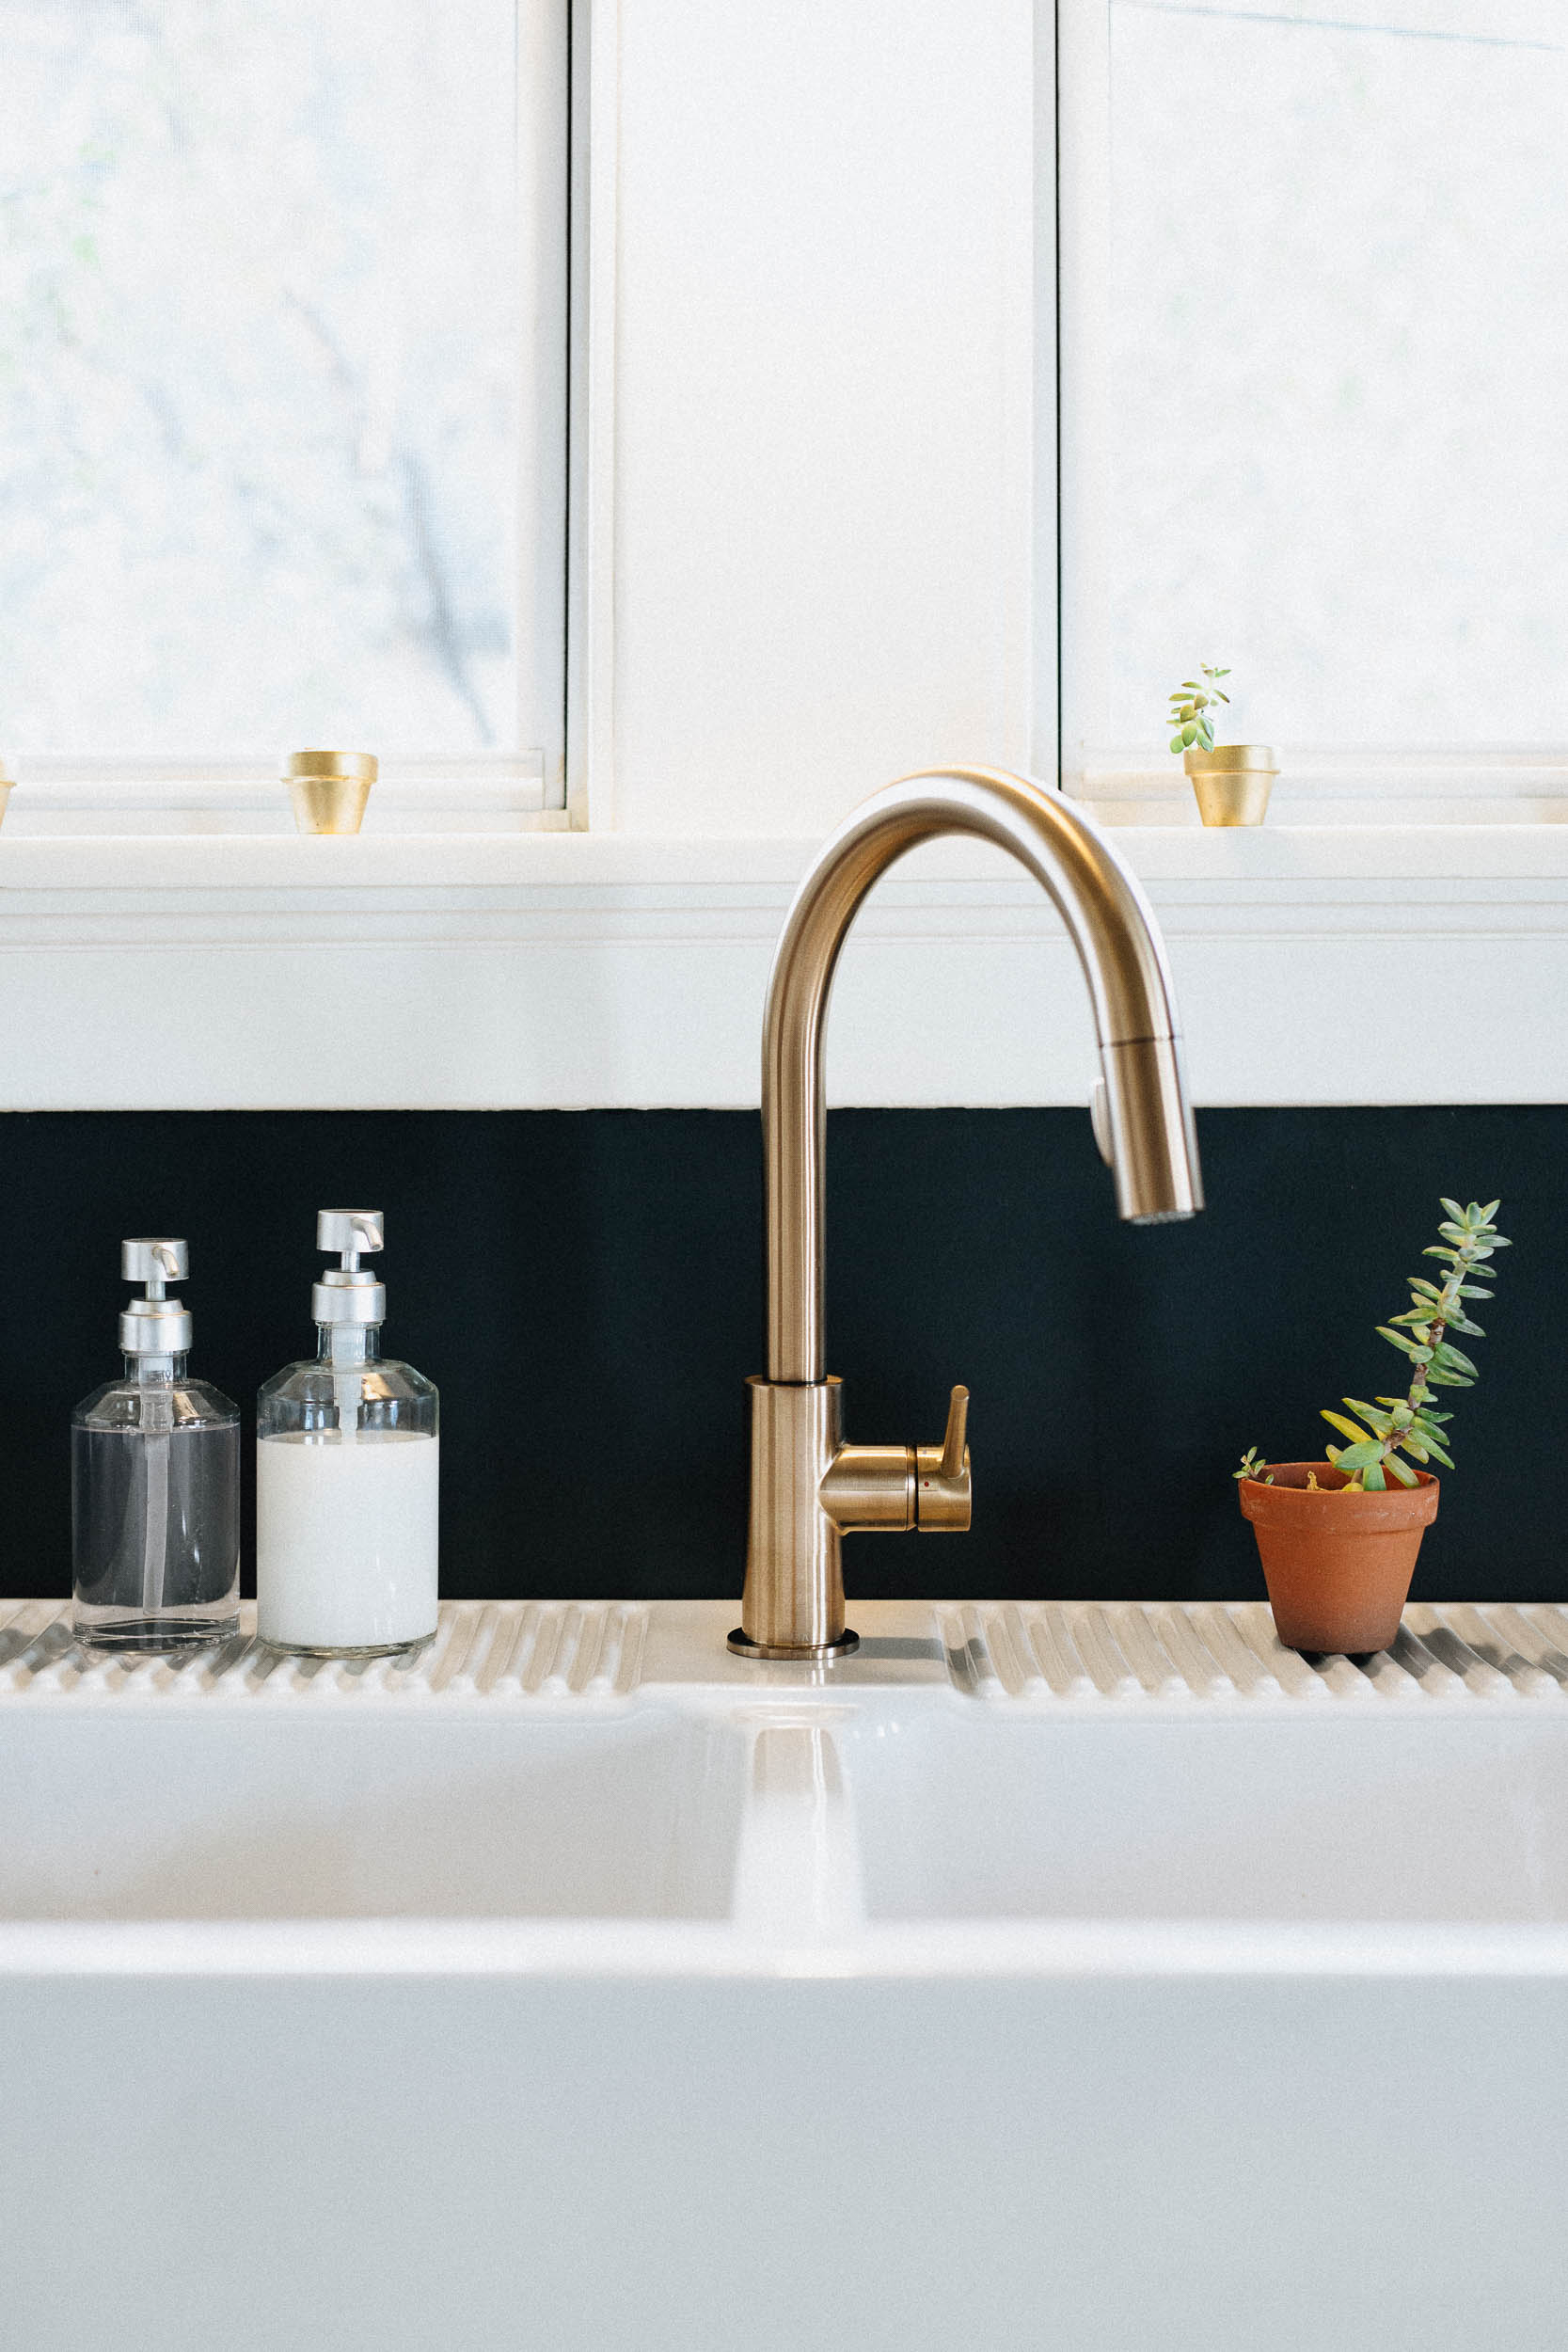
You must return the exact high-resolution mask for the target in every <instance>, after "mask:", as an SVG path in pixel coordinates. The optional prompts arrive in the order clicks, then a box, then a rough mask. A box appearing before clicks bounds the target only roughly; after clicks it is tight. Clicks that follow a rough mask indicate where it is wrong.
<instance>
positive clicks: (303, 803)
mask: <svg viewBox="0 0 1568 2352" xmlns="http://www.w3.org/2000/svg"><path fill="white" fill-rule="evenodd" d="M375 779H376V760H375V755H374V754H373V753H372V752H322V751H312V752H295V753H294V754H293V756H292V757H291V759H290V761H289V764H288V766H287V767H286V768H285V769H284V771H283V780H284V782H285V783H286V784H287V786H288V787H289V798H290V799H291V800H292V801H293V804H294V823H295V824H296V825H297V826H298V828H299V830H300V832H301V833H357V832H358V830H359V827H360V823H361V821H362V819H363V818H364V814H365V803H366V802H367V801H368V800H369V799H370V797H371V787H372V784H373V783H374V782H375Z"/></svg>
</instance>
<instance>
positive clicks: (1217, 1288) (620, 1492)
mask: <svg viewBox="0 0 1568 2352" xmlns="http://www.w3.org/2000/svg"><path fill="white" fill-rule="evenodd" d="M1198 1129H1199V1137H1200V1141H1201V1144H1202V1150H1203V1162H1204V1173H1205V1177H1206V1181H1207V1185H1208V1193H1209V1203H1210V1205H1209V1209H1208V1213H1207V1214H1206V1215H1205V1216H1201V1217H1199V1218H1197V1219H1196V1220H1195V1221H1194V1222H1193V1223H1191V1224H1188V1225H1180V1226H1164V1227H1154V1228H1148V1229H1134V1228H1131V1227H1126V1226H1122V1225H1118V1224H1117V1221H1116V1218H1115V1216H1114V1214H1113V1210H1112V1202H1111V1191H1110V1180H1109V1178H1108V1177H1107V1176H1106V1174H1105V1173H1104V1171H1103V1170H1102V1168H1101V1166H1100V1162H1099V1160H1098V1159H1097V1157H1096V1155H1095V1152H1094V1149H1093V1146H1092V1144H1091V1142H1090V1138H1089V1126H1088V1120H1087V1117H1086V1115H1085V1113H1084V1112H1082V1111H1065V1110H1006V1111H994V1110H990V1111H988V1110H939V1111H838V1112H835V1113H834V1114H833V1115H832V1120H831V1122H830V1140H829V1154H828V1164H829V1196H830V1204H831V1212H830V1216H829V1221H828V1231H829V1246H830V1257H829V1274H828V1295H829V1318H828V1327H829V1333H830V1361H831V1365H832V1369H833V1370H834V1371H836V1372H838V1373H841V1374H842V1375H844V1378H845V1380H846V1382H847V1422H848V1428H849V1434H850V1435H851V1436H852V1437H855V1438H862V1439H864V1440H869V1441H877V1440H888V1439H895V1440H900V1441H915V1440H930V1439H933V1438H936V1437H938V1436H939V1435H940V1433H941V1429H942V1417H943V1412H944V1409H945V1404H946V1397H947V1391H948V1389H949V1387H950V1386H951V1384H952V1383H953V1382H954V1381H955V1380H963V1381H966V1382H967V1383H968V1385H969V1387H970V1389H971V1391H972V1392H973V1405H972V1409H971V1422H970V1434H971V1442H972V1446H973V1451H974V1469H975V1506H974V1530H973V1532H972V1533H971V1534H969V1535H967V1536H950V1537H946V1538H944V1539H942V1540H940V1541H937V1542H931V1543H927V1542H926V1541H924V1540H921V1539H919V1538H913V1537H911V1538H910V1539H908V1540H906V1541H903V1542H899V1541H895V1540H894V1539H890V1538H882V1537H875V1536H857V1537H855V1538H854V1539H853V1540H852V1541H851V1543H850V1544H849V1545H848V1546H847V1550H846V1562H847V1578H846V1581H847V1584H848V1587H849V1589H850V1592H851V1593H852V1594H859V1595H865V1596H877V1595H889V1594H895V1593H915V1592H922V1591H925V1592H929V1593H931V1594H932V1595H939V1594H941V1595H952V1596H965V1595H974V1596H976V1597H980V1596H997V1597H1022V1596H1039V1597H1061V1596H1066V1597H1149V1596H1156V1595H1164V1596H1170V1597H1179V1598H1191V1599H1206V1598H1212V1597H1225V1598H1234V1597H1247V1596H1251V1595H1257V1594H1260V1593H1261V1591H1262V1585H1261V1581H1260V1579H1259V1571H1258V1566H1257V1561H1256V1556H1255V1553H1254V1550H1253V1546H1252V1538H1251V1535H1250V1533H1249V1531H1248V1530H1247V1529H1246V1528H1245V1526H1244V1525H1243V1522H1242V1520H1241V1518H1240V1516H1239V1514H1238V1511H1237V1507H1236V1500H1235V1491H1234V1488H1233V1487H1232V1485H1231V1482H1230V1476H1229V1472H1230V1470H1231V1469H1232V1468H1233V1466H1234V1464H1235V1462H1236V1460H1237V1458H1238V1457H1239V1455H1240V1454H1241V1453H1242V1451H1243V1448H1244V1447H1245V1446H1247V1445H1249V1444H1256V1445H1259V1446H1260V1447H1261V1448H1263V1449H1264V1450H1265V1451H1266V1452H1269V1453H1272V1454H1275V1455H1277V1456H1279V1457H1281V1458H1286V1457H1299V1456H1304V1455H1312V1454H1317V1453H1319V1452H1321V1450H1322V1446H1323V1439H1324V1437H1325V1436H1326V1435H1327V1432H1326V1429H1325V1425H1324V1424H1323V1422H1321V1421H1320V1420H1319V1418H1318V1408H1319V1407H1320V1406H1324V1405H1329V1406H1333V1405H1335V1404H1336V1403H1337V1401H1338V1398H1339V1396H1340V1395H1341V1394H1342V1393H1343V1392H1344V1391H1350V1392H1351V1393H1352V1394H1354V1395H1366V1394H1369V1393H1372V1394H1375V1393H1376V1392H1377V1391H1379V1390H1386V1389H1389V1388H1390V1387H1391V1386H1392V1385H1393V1376H1394V1375H1396V1374H1397V1371H1398V1365H1397V1362H1396V1359H1395V1358H1394V1357H1393V1356H1392V1354H1391V1353H1390V1352H1389V1350H1388V1349H1387V1348H1386V1346H1385V1345H1384V1344H1383V1343H1382V1342H1381V1341H1379V1340H1377V1339H1376V1338H1375V1337H1374V1336H1373V1327H1374V1325H1376V1324H1377V1323H1379V1322H1382V1321H1385V1320H1386V1317H1387V1316H1388V1315H1389V1313H1390V1312H1392V1311H1396V1310H1397V1309H1399V1308H1401V1307H1402V1306H1403V1304H1404V1303H1405V1301H1404V1287H1403V1278H1404V1276H1405V1275H1406V1274H1407V1273H1409V1272H1411V1271H1414V1270H1417V1269H1418V1268H1419V1266H1420V1264H1421V1259H1420V1254H1419V1253H1420V1250H1421V1248H1422V1247H1423V1246H1424V1245H1425V1244H1426V1243H1427V1242H1428V1241H1430V1240H1432V1239H1433V1237H1434V1227H1435V1224H1436V1220H1437V1217H1438V1215H1439V1211H1438V1208H1437V1196H1438V1194H1439V1193H1440V1192H1448V1193H1456V1194H1458V1195H1460V1196H1461V1197H1462V1198H1465V1199H1466V1200H1467V1199H1470V1198H1479V1199H1481V1200H1489V1199H1490V1198H1491V1197H1492V1196H1493V1195H1494V1194H1499V1193H1500V1194H1501V1195H1502V1198H1503V1202H1504V1208H1503V1212H1502V1215H1501V1219H1500V1221H1501V1223H1502V1227H1503V1230H1504V1232H1507V1233H1509V1234H1511V1235H1512V1236H1513V1239H1514V1245H1515V1246H1514V1248H1513V1249H1512V1250H1510V1251H1508V1252H1507V1253H1505V1255H1504V1257H1503V1259H1502V1261H1501V1264H1502V1268H1503V1272H1502V1275H1501V1278H1500V1282H1499V1295H1498V1296H1497V1300H1496V1301H1494V1302H1491V1303H1489V1304H1488V1305H1487V1306H1486V1307H1485V1308H1484V1309H1483V1310H1481V1313H1480V1320H1481V1322H1482V1323H1484V1325H1485V1326H1486V1329H1487V1333H1488V1336H1487V1338H1486V1339H1485V1340H1484V1341H1483V1342H1480V1343H1476V1352H1477V1354H1478V1357H1479V1359H1480V1362H1481V1383H1480V1385H1479V1387H1478V1388H1477V1389H1475V1390H1474V1391H1454V1393H1453V1396H1452V1398H1451V1399H1450V1400H1449V1401H1450V1402H1451V1403H1452V1404H1453V1406H1454V1409H1455V1414H1456V1419H1455V1422H1454V1432H1455V1438H1454V1454H1455V1459H1456V1461H1457V1463H1458V1466H1459V1467H1458V1470H1457V1472H1455V1473H1453V1474H1451V1475H1449V1476H1447V1477H1445V1479H1444V1484H1443V1504H1442V1512H1441V1516H1440V1517H1439V1518H1438V1521H1437V1523H1436V1526H1435V1527H1434V1528H1433V1532H1432V1534H1430V1535H1429V1536H1428V1538H1427V1541H1426V1544H1425V1546H1424V1548H1423V1550H1422V1554H1421V1561H1420V1567H1419V1570H1418V1582H1417V1588H1416V1590H1417V1595H1418V1597H1429V1598H1434V1599H1435V1598H1445V1597H1446V1598H1457V1597H1476V1598H1488V1597H1505V1596H1508V1597H1516V1598H1521V1599H1553V1600H1561V1599H1568V1554H1565V1548H1564V1540H1563V1532H1564V1531H1563V1503H1562V1490H1561V1486H1560V1480H1559V1477H1558V1470H1559V1465H1560V1459H1561V1416H1562V1411H1563V1406H1562V1403H1561V1400H1560V1397H1559V1395H1558V1392H1557V1389H1556V1383H1555V1379H1554V1376H1553V1375H1554V1371H1555V1367H1556V1364H1557V1362H1558V1361H1559V1343H1560V1334H1561V1333H1562V1332H1563V1331H1564V1330H1565V1329H1568V1262H1565V1257H1564V1252H1563V1248H1562V1237H1563V1232H1564V1228H1565V1218H1564V1210H1565V1206H1568V1202H1565V1200H1564V1168H1565V1167H1568V1108H1560V1107H1557V1106H1550V1107H1528V1108H1521V1109H1498V1108H1481V1109H1445V1108H1430V1109H1429V1108H1422V1109H1389V1110H1329V1111H1323V1110H1255V1111H1242V1110H1230V1111H1207V1112H1204V1113H1202V1114H1200V1117H1199V1120H1198ZM0 1153H3V1158H0V1170H3V1179H4V1186H5V1197H6V1203H7V1209H8V1230H9V1232H10V1233H11V1236H12V1242H11V1249H12V1258H11V1264H10V1267H9V1269H8V1279H7V1290H8V1295H9V1298H10V1301H11V1307H10V1311H9V1314H8V1317H7V1321H8V1327H9V1330H10V1333H11V1335H12V1336H11V1344H10V1347H9V1349H8V1353H7V1356H6V1359H5V1365H4V1371H3V1372H0V1386H3V1391H4V1395H3V1413H4V1418H3V1422H0V1427H3V1430H4V1438H3V1440H0V1590H3V1591H6V1592H10V1593H14V1594H28V1595H32V1594H40V1595H47V1594H64V1593H65V1592H67V1591H69V1589H70V1521H69V1486H68V1479H67V1462H68V1423H69V1417H70V1413H71V1406H73V1405H74V1404H75V1403H76V1402H77V1400H78V1399H79V1398H80V1397H81V1396H83V1395H85V1394H86V1393H87V1391H89V1390H91V1389H92V1388H94V1387H96V1386H97V1385H98V1383H99V1382H100V1381H103V1380H105V1379H108V1378H110V1377H111V1376H113V1375H115V1374H116V1373H118V1371H119V1357H118V1354H117V1351H116V1345H115V1319H116V1315H117V1313H118V1311H119V1304H120V1301H121V1300H122V1298H123V1297H124V1296H125V1295H126V1293H125V1292H124V1290H123V1289H122V1287H121V1286H120V1284H119V1280H118V1275H119V1240H120V1237H121V1235H123V1234H127V1233H158V1232H166V1233H183V1234H185V1235H187V1236H188V1237H189V1240H190V1245H191V1259H192V1265H193V1268H194V1271H193V1274H192V1278H191V1279H190V1281H189V1282H188V1283H187V1284H186V1285H185V1286H184V1295H185V1297H186V1300H187V1303H188V1304H189V1306H190V1307H191V1309H192V1311H193V1312H194V1314H195V1318H196V1349H195V1353H194V1355H193V1358H192V1369H193V1371H195V1372H198V1373H199V1374H200V1375H203V1376H204V1377H205V1378H207V1379H209V1380H212V1381H214V1382H215V1383H216V1384H217V1386H218V1387H220V1388H223V1389H226V1390H228V1391H229V1392H230V1394H231V1395H233V1396H236V1397H238V1398H239V1399H240V1400H241V1401H242V1403H243V1404H244V1405H245V1409H246V1415H247V1420H248V1416H249V1412H250V1407H251V1405H252V1403H253V1400H254V1396H255V1391H256V1389H257V1386H258V1385H259V1383H260V1382H261V1380H263V1379H265V1378H266V1377H267V1376H268V1375H270V1374H272V1373H273V1372H275V1371H276V1370H277V1368H278V1366H279V1365H280V1364H281V1363H283V1362H284V1361H285V1360H287V1359H291V1358H293V1357H298V1356H302V1355H306V1354H309V1353H312V1352H313V1348H314V1332H313V1328H312V1326H311V1323H310V1315H309V1292H310V1283H311V1281H312V1279H314V1274H315V1271H316V1268H317V1265H318V1264H319V1263H320V1261H319V1260H318V1258H317V1256H316V1253H315V1248H314V1242H315V1213H316V1210H317V1208H318V1207H320V1206H323V1205H333V1206H336V1205H339V1204H341V1203H346V1204H348V1205H350V1206H353V1205H359V1204H365V1203H368V1204H369V1205H370V1206H372V1207H382V1208H384V1209H385V1210H386V1212H387V1229H388V1249H387V1253H386V1256H385V1258H384V1259H383V1261H382V1266H383V1270H384V1272H385V1277H386V1280H387V1282H388V1288H389V1292H390V1297H391V1314H390V1319H389V1321H388V1327H387V1331H386V1334H385V1345H386V1352H387V1353H388V1354H389V1355H400V1356H406V1357H407V1358H408V1359H410V1360H411V1361H413V1362H414V1363H416V1364H418V1365H419V1366H420V1370H421V1371H423V1372H426V1373H428V1374H429V1375H430V1376H431V1377H432V1378H433V1379H434V1380H436V1381H437V1382H438V1383H439V1385H440V1389H441V1395H442V1438H443V1446H442V1454H443V1463H442V1486H443V1496H442V1589H443V1591H444V1592H445V1593H447V1594H449V1595H451V1596H467V1597H522V1596H527V1595H535V1594H536V1595H541V1596H545V1595H549V1596H562V1597H567V1596H598V1597H626V1596H660V1595H701V1596H720V1595H723V1596H731V1595H736V1596H737V1595H738V1593H739V1590H740V1577H741V1565H742V1559H743V1554H744V1548H745V1508H746V1459H745V1431H744V1416H743V1390H742V1386H741V1383H742V1379H743V1376H744V1375H746V1374H747V1373H750V1372H755V1371H757V1370H759V1369H760V1368H761V1360H762V1336H761V1332H762V1282H761V1270H762V1269H761V1206H762V1191H761V1170H760V1146H759V1134H758V1124H757V1120H756V1117H755V1115H754V1114H748V1113H743V1112H720V1111H713V1112H708V1111H642V1112H635V1111H625V1112H623V1111H583V1112H547V1111H518V1112H509V1111H507V1112H501V1111H497V1112H410V1111H391V1112H379V1113H360V1112H323V1113H317V1112H277V1113H259V1112H235V1113H227V1112H225V1113H198V1112H190V1113H187V1112H104V1113H98V1112H82V1113H69V1114H68V1113H60V1114H20V1113H12V1114H10V1115H8V1116H7V1117H6V1118H5V1119H4V1120H3V1121H0ZM247 1454H248V1448H247ZM251 1518H252V1506H251V1499H250V1493H249V1463H248V1459H247V1463H246V1496H245V1527H246V1544H245V1551H246V1569H247V1574H246V1587H245V1588H246V1590H247V1591H248V1590H250V1589H252V1586H251V1580H250V1576H249V1573H248V1571H249V1560H250V1549H251V1547H250V1527H251Z"/></svg>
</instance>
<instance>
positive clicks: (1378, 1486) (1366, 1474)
mask: <svg viewBox="0 0 1568 2352" xmlns="http://www.w3.org/2000/svg"><path fill="white" fill-rule="evenodd" d="M1361 1484H1362V1486H1364V1487H1365V1488H1366V1490H1367V1492H1368V1493H1369V1494H1370V1495H1380V1494H1382V1492H1383V1491H1384V1488H1385V1487H1386V1486H1387V1484H1388V1481H1387V1480H1386V1478H1385V1477H1384V1475H1383V1468H1382V1465H1381V1463H1378V1462H1374V1463H1373V1464H1372V1466H1371V1468H1370V1470H1363V1471H1362V1473H1361Z"/></svg>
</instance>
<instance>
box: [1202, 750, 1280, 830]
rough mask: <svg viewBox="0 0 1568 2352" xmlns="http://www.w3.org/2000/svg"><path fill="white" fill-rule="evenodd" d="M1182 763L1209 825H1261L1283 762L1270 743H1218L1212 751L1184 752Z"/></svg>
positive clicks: (1204, 818) (1203, 817)
mask: <svg viewBox="0 0 1568 2352" xmlns="http://www.w3.org/2000/svg"><path fill="white" fill-rule="evenodd" d="M1181 765H1182V767H1183V768H1185V770H1186V771H1187V773H1188V775H1189V776H1190V777H1191V778H1192V785H1193V790H1194V791H1195V792H1196V794H1197V813H1198V815H1199V816H1200V817H1201V818H1202V819H1203V821H1204V823H1205V824H1206V825H1260V824H1261V823H1262V821H1263V819H1264V818H1265V817H1266V816H1267V815H1268V813H1269V792H1270V789H1271V788H1272V787H1273V784H1274V780H1275V776H1277V775H1278V773H1279V762H1278V761H1277V760H1276V759H1275V755H1274V750H1273V747H1272V746H1271V745H1270V744H1267V743H1216V744H1215V746H1214V748H1213V750H1212V752H1197V751H1192V752H1183V753H1182V755H1181Z"/></svg>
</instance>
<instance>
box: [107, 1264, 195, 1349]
mask: <svg viewBox="0 0 1568 2352" xmlns="http://www.w3.org/2000/svg"><path fill="white" fill-rule="evenodd" d="M190 1270H191V1256H190V1250H189V1248H187V1246H186V1244H185V1243H184V1242H182V1241H164V1240H159V1241H122V1242H121V1243H120V1245H119V1279H120V1280H121V1281H122V1282H140V1283H141V1284H142V1285H143V1295H142V1296H141V1297H140V1298H133V1299H132V1300H131V1302H130V1304H129V1305H128V1306H127V1307H126V1308H125V1310H124V1311H123V1312H122V1313H121V1315H120V1318H119V1350H120V1354H121V1355H122V1356H183V1355H185V1354H186V1353H187V1352H188V1350H189V1348H190V1343H191V1319H190V1316H189V1315H188V1314H187V1312H186V1311H185V1308H184V1306H183V1304H182V1301H181V1300H180V1299H178V1298H170V1297H169V1295H168V1285H169V1283H170V1282H179V1281H182V1280H183V1279H184V1278H185V1276H186V1275H187V1274H188V1273H189V1272H190Z"/></svg>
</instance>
